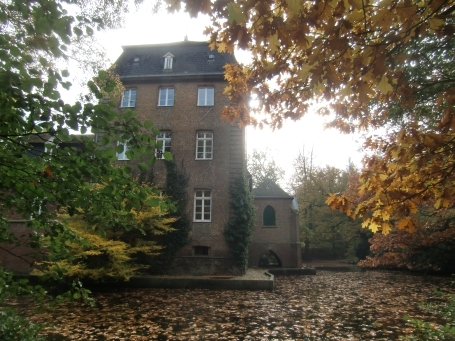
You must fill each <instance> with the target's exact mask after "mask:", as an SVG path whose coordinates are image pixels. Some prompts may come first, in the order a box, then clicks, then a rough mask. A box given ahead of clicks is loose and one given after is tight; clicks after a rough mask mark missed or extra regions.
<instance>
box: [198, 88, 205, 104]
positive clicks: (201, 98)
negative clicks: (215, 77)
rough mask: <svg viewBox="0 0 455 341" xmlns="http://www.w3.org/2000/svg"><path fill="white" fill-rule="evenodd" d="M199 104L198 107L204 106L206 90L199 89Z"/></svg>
mask: <svg viewBox="0 0 455 341" xmlns="http://www.w3.org/2000/svg"><path fill="white" fill-rule="evenodd" d="M197 104H198V105H204V104H205V89H204V88H199V89H198V99H197Z"/></svg>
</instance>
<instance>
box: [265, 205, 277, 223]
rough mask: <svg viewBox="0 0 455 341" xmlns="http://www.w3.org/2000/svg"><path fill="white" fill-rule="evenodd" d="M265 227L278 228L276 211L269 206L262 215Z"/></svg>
mask: <svg viewBox="0 0 455 341" xmlns="http://www.w3.org/2000/svg"><path fill="white" fill-rule="evenodd" d="M262 220H263V224H264V226H276V220H275V210H274V208H273V207H272V206H270V205H267V206H266V207H265V208H264V212H263V213H262Z"/></svg>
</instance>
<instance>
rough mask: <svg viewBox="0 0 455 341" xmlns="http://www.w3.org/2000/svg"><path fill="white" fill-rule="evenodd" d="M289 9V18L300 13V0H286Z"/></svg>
mask: <svg viewBox="0 0 455 341" xmlns="http://www.w3.org/2000/svg"><path fill="white" fill-rule="evenodd" d="M286 3H287V4H288V8H289V14H290V16H291V17H293V16H295V15H297V14H299V13H300V10H301V9H302V2H301V1H300V0H286Z"/></svg>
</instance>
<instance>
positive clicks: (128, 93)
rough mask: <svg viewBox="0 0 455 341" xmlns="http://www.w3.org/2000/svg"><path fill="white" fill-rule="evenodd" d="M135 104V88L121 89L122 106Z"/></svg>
mask: <svg viewBox="0 0 455 341" xmlns="http://www.w3.org/2000/svg"><path fill="white" fill-rule="evenodd" d="M135 106H136V89H130V90H125V91H123V98H122V108H131V107H135Z"/></svg>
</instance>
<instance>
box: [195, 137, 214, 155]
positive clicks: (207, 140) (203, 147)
mask: <svg viewBox="0 0 455 341" xmlns="http://www.w3.org/2000/svg"><path fill="white" fill-rule="evenodd" d="M212 154H213V133H211V132H204V131H201V132H198V133H197V135H196V160H211V159H212V156H213V155H212Z"/></svg>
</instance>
